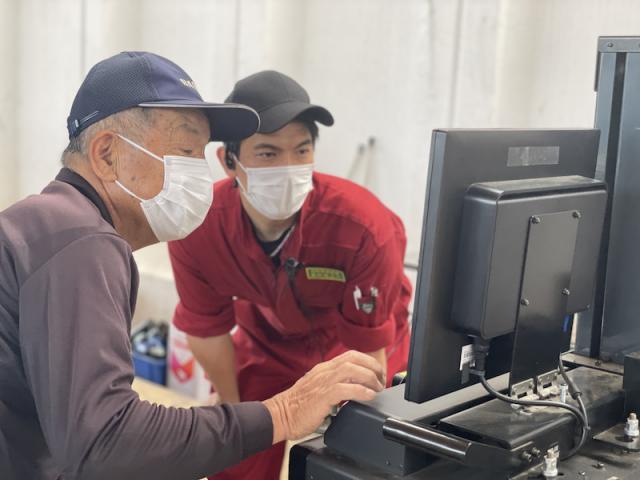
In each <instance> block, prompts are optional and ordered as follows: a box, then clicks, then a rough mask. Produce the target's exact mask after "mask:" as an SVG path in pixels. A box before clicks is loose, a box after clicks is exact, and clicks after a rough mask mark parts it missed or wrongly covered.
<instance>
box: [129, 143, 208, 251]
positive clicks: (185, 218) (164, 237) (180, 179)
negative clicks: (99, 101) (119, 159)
mask: <svg viewBox="0 0 640 480" xmlns="http://www.w3.org/2000/svg"><path fill="white" fill-rule="evenodd" d="M118 136H119V137H120V138H121V139H122V140H124V141H125V142H127V143H129V144H130V145H132V146H133V147H135V148H137V149H138V150H141V151H143V152H144V153H146V154H147V155H149V156H151V157H153V158H155V159H156V160H159V161H160V162H163V163H164V184H163V185H162V190H161V191H160V193H158V195H156V196H155V197H153V198H150V199H148V200H145V199H143V198H140V197H139V196H137V195H136V194H135V193H133V192H132V191H131V190H129V189H128V188H126V187H125V186H124V185H122V184H121V183H120V182H119V181H117V180H116V184H117V185H118V186H119V187H120V188H122V189H123V190H124V191H125V192H127V193H128V194H129V195H131V196H132V197H134V198H137V199H138V200H140V206H141V207H142V211H143V212H144V215H145V217H146V218H147V221H148V222H149V226H150V227H151V230H153V233H154V234H155V236H156V237H157V238H158V240H159V241H161V242H168V241H171V240H180V239H182V238H185V237H186V236H187V235H189V234H190V233H191V232H193V231H194V230H195V229H196V228H198V227H199V226H200V224H202V222H203V221H204V219H205V217H206V215H207V212H208V211H209V208H210V207H211V203H212V202H213V177H212V173H211V166H210V165H209V164H208V163H207V161H206V160H205V159H204V158H194V157H181V156H177V155H165V156H164V160H163V159H162V158H160V157H159V156H157V155H155V154H153V153H151V152H150V151H149V150H147V149H146V148H144V147H141V146H140V145H138V144H137V143H135V142H133V141H131V140H129V139H128V138H125V137H123V136H122V135H118Z"/></svg>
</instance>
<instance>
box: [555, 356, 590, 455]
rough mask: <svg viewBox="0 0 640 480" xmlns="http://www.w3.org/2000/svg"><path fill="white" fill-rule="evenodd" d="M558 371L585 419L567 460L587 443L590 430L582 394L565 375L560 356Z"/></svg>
mask: <svg viewBox="0 0 640 480" xmlns="http://www.w3.org/2000/svg"><path fill="white" fill-rule="evenodd" d="M558 369H559V370H560V375H561V376H562V378H563V380H564V381H565V382H566V384H567V386H568V387H569V394H570V395H571V398H573V399H574V400H575V401H576V402H578V405H579V406H580V410H581V411H582V415H583V416H584V419H585V423H584V424H583V428H582V435H581V436H580V441H579V442H578V444H577V445H576V446H575V447H574V448H573V449H572V450H571V451H570V452H569V453H568V454H567V456H566V458H569V457H571V456H573V455H575V454H576V453H577V452H578V450H580V449H581V448H582V447H583V446H584V444H585V443H586V442H587V439H588V433H589V429H590V428H589V416H588V415H587V408H586V407H585V405H584V401H583V400H582V392H581V391H580V390H578V388H577V387H576V385H575V383H573V380H571V378H569V376H568V375H567V371H566V370H565V368H564V363H563V362H562V356H560V359H559V360H558Z"/></svg>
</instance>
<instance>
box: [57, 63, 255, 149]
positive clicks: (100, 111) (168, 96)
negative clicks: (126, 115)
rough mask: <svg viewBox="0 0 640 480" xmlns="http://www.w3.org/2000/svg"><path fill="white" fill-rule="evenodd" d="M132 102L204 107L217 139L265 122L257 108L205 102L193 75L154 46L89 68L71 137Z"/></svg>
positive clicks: (250, 130) (74, 112)
mask: <svg viewBox="0 0 640 480" xmlns="http://www.w3.org/2000/svg"><path fill="white" fill-rule="evenodd" d="M132 107H154V108H162V107H170V108H198V109H202V112H203V113H204V114H205V115H207V117H208V118H209V122H210V124H211V139H212V140H220V141H234V140H242V139H243V138H246V137H249V136H251V135H253V134H254V133H255V132H256V131H257V129H258V126H259V125H260V119H259V117H258V116H257V115H256V112H254V111H253V110H251V108H248V107H246V106H244V105H233V104H228V103H227V104H220V103H207V102H204V101H203V100H202V97H201V96H200V94H199V93H198V90H196V86H195V84H194V82H193V80H191V77H189V75H187V73H186V72H185V71H184V70H182V69H181V68H180V67H179V66H178V65H176V64H175V63H173V62H172V61H170V60H167V59H166V58H164V57H161V56H160V55H155V54H153V53H149V52H122V53H119V54H118V55H114V56H113V57H110V58H107V59H106V60H103V61H101V62H99V63H97V64H96V65H94V66H93V68H92V69H91V70H89V73H88V74H87V77H86V78H85V79H84V82H82V85H81V86H80V89H79V90H78V93H77V94H76V98H75V99H74V100H73V105H72V106H71V113H70V114H69V118H68V119H67V129H68V130H69V138H70V139H71V138H73V137H76V136H77V135H78V134H79V133H80V132H82V131H83V130H84V129H86V128H87V127H88V126H89V125H91V124H93V123H96V122H98V121H100V120H102V119H104V118H106V117H108V116H110V115H113V114H114V113H117V112H121V111H122V110H126V109H128V108H132Z"/></svg>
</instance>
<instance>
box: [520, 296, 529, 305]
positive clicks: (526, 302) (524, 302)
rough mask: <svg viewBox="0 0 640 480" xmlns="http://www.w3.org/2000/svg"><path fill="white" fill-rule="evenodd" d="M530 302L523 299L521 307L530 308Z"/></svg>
mask: <svg viewBox="0 0 640 480" xmlns="http://www.w3.org/2000/svg"><path fill="white" fill-rule="evenodd" d="M529 303H530V302H529V300H527V299H526V298H523V299H522V300H520V305H522V306H523V307H528V306H529Z"/></svg>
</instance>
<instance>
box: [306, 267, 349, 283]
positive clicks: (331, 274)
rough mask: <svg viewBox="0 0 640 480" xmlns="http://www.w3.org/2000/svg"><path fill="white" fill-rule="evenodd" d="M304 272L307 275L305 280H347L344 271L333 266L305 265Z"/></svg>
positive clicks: (342, 281) (343, 281)
mask: <svg viewBox="0 0 640 480" xmlns="http://www.w3.org/2000/svg"><path fill="white" fill-rule="evenodd" d="M304 272H305V274H306V275H307V280H327V281H330V282H341V283H345V282H346V281H347V277H346V276H345V274H344V272H343V271H342V270H337V269H335V268H322V267H306V268H305V269H304Z"/></svg>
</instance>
